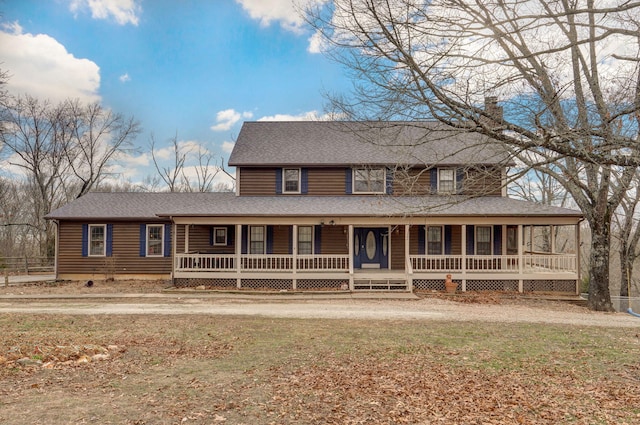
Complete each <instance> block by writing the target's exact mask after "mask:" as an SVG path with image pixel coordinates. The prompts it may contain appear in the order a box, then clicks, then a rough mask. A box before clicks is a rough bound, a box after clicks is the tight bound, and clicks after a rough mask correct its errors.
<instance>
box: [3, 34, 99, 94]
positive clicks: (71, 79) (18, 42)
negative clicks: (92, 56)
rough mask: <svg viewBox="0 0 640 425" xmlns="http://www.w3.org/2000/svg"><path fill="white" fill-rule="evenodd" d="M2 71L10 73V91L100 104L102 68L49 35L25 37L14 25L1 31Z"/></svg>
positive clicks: (28, 35) (29, 35) (8, 85)
mask: <svg viewBox="0 0 640 425" xmlns="http://www.w3.org/2000/svg"><path fill="white" fill-rule="evenodd" d="M0 57H1V58H2V65H1V66H2V69H3V70H6V71H7V73H8V74H9V81H8V83H7V86H6V88H7V90H9V92H11V93H12V94H14V95H23V94H29V95H31V96H34V97H37V98H40V99H49V100H51V101H53V102H59V101H62V100H64V99H67V98H78V99H80V100H81V101H84V102H94V101H99V100H100V96H99V95H98V90H99V88H100V68H99V67H98V65H96V64H95V63H94V62H92V61H90V60H89V59H78V58H76V57H74V56H73V55H72V54H71V53H69V52H67V49H66V48H65V47H64V46H63V45H62V44H60V43H59V42H58V41H57V40H56V39H54V38H52V37H50V36H48V35H46V34H35V35H34V34H29V33H27V34H24V33H23V32H22V27H21V26H20V25H19V24H18V23H17V22H13V23H10V24H5V25H3V27H2V30H0Z"/></svg>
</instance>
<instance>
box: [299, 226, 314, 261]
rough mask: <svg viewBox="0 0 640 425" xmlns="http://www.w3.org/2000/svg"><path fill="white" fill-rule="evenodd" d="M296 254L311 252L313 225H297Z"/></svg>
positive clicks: (308, 253)
mask: <svg viewBox="0 0 640 425" xmlns="http://www.w3.org/2000/svg"><path fill="white" fill-rule="evenodd" d="M298 254H300V255H310V254H313V227H311V226H300V227H298Z"/></svg>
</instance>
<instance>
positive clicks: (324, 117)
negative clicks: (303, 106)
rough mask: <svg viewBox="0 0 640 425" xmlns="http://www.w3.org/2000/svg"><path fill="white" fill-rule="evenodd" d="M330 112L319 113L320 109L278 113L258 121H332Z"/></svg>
mask: <svg viewBox="0 0 640 425" xmlns="http://www.w3.org/2000/svg"><path fill="white" fill-rule="evenodd" d="M332 119H334V117H333V116H332V115H330V114H319V113H318V111H309V112H303V113H301V114H298V115H289V114H276V115H271V116H266V117H262V118H260V119H258V121H331V120H332Z"/></svg>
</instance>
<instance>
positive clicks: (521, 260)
mask: <svg viewBox="0 0 640 425" xmlns="http://www.w3.org/2000/svg"><path fill="white" fill-rule="evenodd" d="M516 241H517V243H518V274H519V275H520V276H519V278H518V292H520V293H522V292H524V282H523V280H522V272H523V271H524V255H523V248H524V233H523V231H522V224H518V237H517V238H516Z"/></svg>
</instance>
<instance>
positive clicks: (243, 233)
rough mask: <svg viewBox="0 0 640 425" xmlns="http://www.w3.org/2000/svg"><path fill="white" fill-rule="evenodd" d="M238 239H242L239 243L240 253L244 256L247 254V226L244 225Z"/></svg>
mask: <svg viewBox="0 0 640 425" xmlns="http://www.w3.org/2000/svg"><path fill="white" fill-rule="evenodd" d="M240 237H241V238H242V242H241V248H242V253H243V254H246V253H247V252H248V250H247V242H248V239H249V226H246V225H245V226H242V231H241V234H240Z"/></svg>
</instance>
